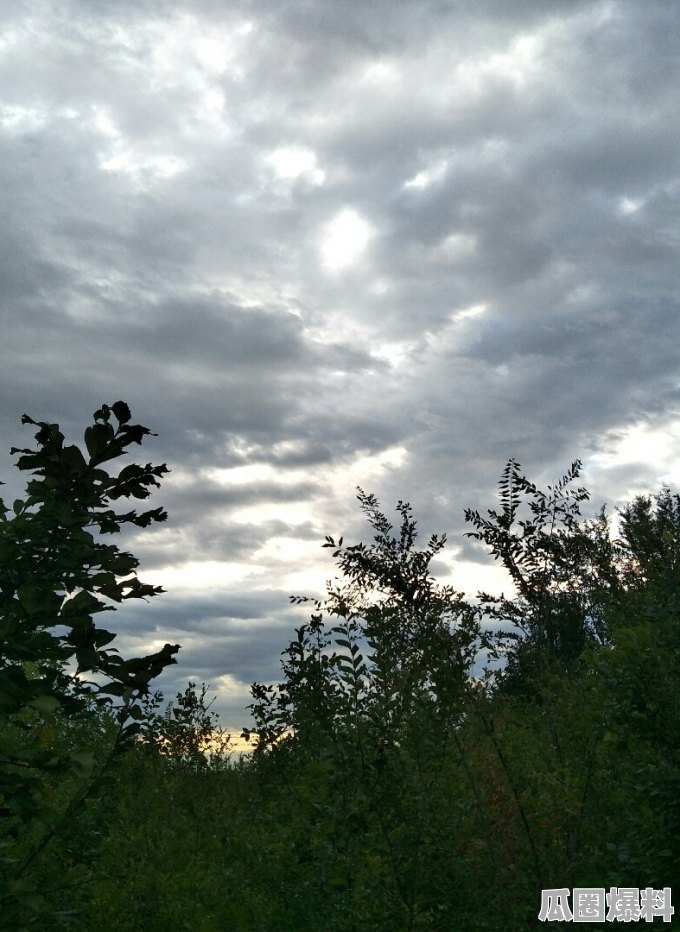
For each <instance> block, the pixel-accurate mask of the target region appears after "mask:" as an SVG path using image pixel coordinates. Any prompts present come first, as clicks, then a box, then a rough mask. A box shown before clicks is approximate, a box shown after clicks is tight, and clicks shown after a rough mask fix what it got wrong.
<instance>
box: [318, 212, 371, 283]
mask: <svg viewBox="0 0 680 932" xmlns="http://www.w3.org/2000/svg"><path fill="white" fill-rule="evenodd" d="M372 232H373V231H372V230H371V227H370V225H369V224H368V223H367V222H366V221H365V220H364V219H363V218H362V217H361V216H360V214H358V213H357V211H356V210H353V209H352V208H349V207H347V208H345V209H344V210H341V211H340V213H339V214H337V216H336V217H334V219H333V220H331V222H330V223H329V224H328V226H327V227H326V229H325V231H324V235H323V239H322V243H321V254H322V256H323V264H324V266H325V267H326V268H327V269H329V270H330V271H332V272H335V271H339V270H341V269H345V268H347V267H348V266H350V265H353V264H354V263H355V262H357V261H358V260H359V259H360V258H361V256H362V254H363V253H364V251H365V249H366V246H367V245H368V242H369V240H370V238H371V235H372Z"/></svg>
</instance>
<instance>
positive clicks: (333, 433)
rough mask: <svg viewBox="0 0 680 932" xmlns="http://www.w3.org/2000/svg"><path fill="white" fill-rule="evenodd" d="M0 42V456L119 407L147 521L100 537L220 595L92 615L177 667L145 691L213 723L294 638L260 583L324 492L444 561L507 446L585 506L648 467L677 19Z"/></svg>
mask: <svg viewBox="0 0 680 932" xmlns="http://www.w3.org/2000/svg"><path fill="white" fill-rule="evenodd" d="M0 17H1V19H2V26H3V28H2V36H3V38H2V40H1V41H0V86H1V87H2V99H1V100H0V197H2V203H3V218H2V221H0V295H2V311H1V313H2V324H3V340H2V362H3V365H2V368H1V369H0V391H1V392H2V397H3V402H4V404H3V406H2V410H1V411H0V423H1V425H2V428H3V437H5V438H6V443H7V447H9V446H10V445H12V444H14V445H21V446H23V445H26V443H27V442H28V437H27V431H26V430H25V429H22V428H21V427H20V426H19V424H18V420H19V417H20V415H21V413H22V412H24V411H26V412H28V413H30V414H31V415H33V416H34V417H36V418H41V419H42V418H44V419H48V420H53V421H58V422H59V423H60V424H61V425H62V427H63V428H64V429H65V430H66V431H67V432H68V433H69V434H71V435H73V434H74V433H77V432H79V431H82V429H83V427H84V425H85V422H86V419H87V417H88V415H89V413H90V412H91V411H93V410H94V409H95V408H96V407H98V406H99V405H100V404H101V402H102V401H109V402H111V401H113V400H115V399H117V398H119V397H122V398H124V399H125V400H126V401H127V402H128V403H129V404H130V405H131V407H132V410H133V415H134V416H135V418H136V419H139V420H140V421H141V422H142V423H144V424H147V425H148V426H149V427H151V428H152V429H153V430H154V431H156V432H157V433H158V435H159V436H158V437H157V438H150V440H149V443H148V445H147V450H146V452H145V453H144V452H143V453H142V456H144V458H145V459H153V460H154V461H157V462H160V461H163V460H166V461H167V462H168V464H169V465H170V466H171V467H172V468H173V470H174V471H173V473H172V474H171V475H170V476H169V477H168V479H167V482H166V483H165V487H164V489H163V490H162V491H161V492H160V493H159V494H158V496H157V498H158V501H159V503H161V502H163V503H164V504H165V505H166V506H167V508H168V510H169V512H170V520H169V522H168V524H167V525H166V526H164V527H163V528H159V529H157V530H155V531H154V532H153V533H148V534H141V535H133V536H132V537H131V538H130V546H131V548H132V549H134V551H135V552H136V553H138V554H139V555H140V557H141V558H142V560H143V565H144V566H146V567H147V568H148V571H149V572H151V573H156V572H162V571H163V569H164V567H165V568H166V569H167V567H172V568H173V572H176V573H179V572H180V569H181V567H182V566H183V565H185V564H186V562H187V561H191V563H192V564H196V565H199V564H201V565H205V566H212V565H213V564H216V565H219V564H224V566H225V567H226V569H225V572H227V570H228V572H229V573H230V574H231V575H227V576H226V577H225V579H227V580H228V581H227V582H225V583H224V585H221V584H220V585H219V587H218V589H219V592H217V593H216V594H214V595H211V594H210V593H206V592H205V591H203V589H202V588H201V586H202V585H203V584H200V585H199V584H198V583H197V584H196V585H195V586H194V587H193V588H187V587H186V579H185V577H182V582H181V585H179V583H178V585H177V587H176V589H177V591H173V586H172V582H171V578H170V577H171V574H169V578H168V582H167V583H166V588H168V589H169V592H168V594H167V595H166V596H165V597H164V598H163V599H158V600H155V601H154V602H153V603H151V604H150V605H148V606H141V607H140V608H137V607H135V609H134V611H132V610H131V609H130V608H129V607H126V609H125V613H123V612H120V613H119V616H120V617H119V618H118V617H117V616H116V624H119V625H120V631H121V638H122V643H123V645H127V646H129V647H130V649H133V648H134V649H137V648H141V649H143V646H144V644H148V643H150V642H153V643H156V642H157V641H158V640H161V641H162V640H163V639H165V637H166V635H165V634H164V631H165V630H166V629H167V632H168V633H167V638H168V639H171V640H172V639H177V640H179V641H181V642H185V648H184V651H183V655H182V663H181V664H180V665H179V666H178V667H176V668H173V670H172V671H171V672H169V673H168V674H167V676H166V680H165V683H166V684H167V685H165V686H164V688H165V690H166V691H167V692H172V691H173V689H174V688H175V686H178V685H179V684H180V683H183V682H185V681H186V677H187V676H189V675H193V676H201V677H204V678H206V679H211V680H215V681H217V680H219V678H220V677H221V676H222V675H223V674H224V675H228V680H225V681H224V682H228V683H230V684H231V685H230V686H229V687H228V695H227V694H226V693H224V694H223V695H221V698H220V700H219V702H220V708H221V709H222V710H223V713H224V716H226V717H227V718H228V719H229V721H230V722H233V723H234V724H236V725H240V724H241V723H242V721H243V715H242V712H241V711H239V710H240V709H242V707H243V689H245V687H244V686H243V684H245V683H247V682H248V681H249V680H250V679H251V678H262V679H265V680H270V679H273V678H275V677H276V675H277V669H278V660H277V658H278V654H279V652H280V650H281V649H282V648H283V647H284V646H285V644H286V643H287V640H288V637H289V635H290V633H291V631H292V628H293V626H294V624H296V623H298V624H299V623H300V622H301V621H302V620H304V612H301V610H299V609H298V610H294V609H292V608H290V607H289V606H288V603H287V599H286V595H287V593H288V591H289V584H290V585H291V586H295V585H296V584H297V580H302V581H303V583H304V587H305V588H308V587H309V585H310V584H311V579H312V578H313V577H314V573H315V572H316V571H317V570H318V573H317V575H318V580H319V583H318V587H319V588H322V586H323V581H324V579H325V578H326V577H327V576H329V575H331V574H332V567H330V566H329V564H328V563H326V562H324V557H325V554H326V552H324V551H321V550H320V549H319V550H318V552H317V551H316V550H315V549H314V546H315V541H317V540H319V541H322V540H323V535H324V534H326V533H337V534H339V533H343V531H344V532H346V534H347V535H350V536H352V535H355V536H356V537H358V536H361V535H363V536H365V534H366V529H365V528H364V527H363V526H362V521H361V516H360V515H359V514H358V513H357V510H356V508H355V503H354V499H353V496H354V486H355V485H356V484H361V485H363V486H364V487H366V488H367V489H368V490H375V491H376V492H378V493H379V495H380V496H381V498H382V500H383V502H384V504H385V506H386V507H389V505H390V503H391V502H392V501H394V500H396V499H397V498H406V499H411V500H412V501H413V504H414V507H415V510H416V514H417V515H419V516H420V517H421V520H422V525H423V534H424V535H425V533H426V532H429V531H432V530H437V531H442V530H446V531H449V532H450V540H451V544H452V547H451V548H450V549H451V552H452V553H454V552H455V559H458V560H462V561H471V562H476V561H478V560H479V559H480V558H481V554H480V553H479V551H478V550H475V549H474V548H472V547H471V546H470V545H469V543H468V544H466V543H464V542H462V541H461V539H460V533H461V532H462V531H463V530H464V527H463V522H462V511H463V508H464V507H465V506H468V505H469V506H472V507H488V506H490V505H491V504H492V501H493V495H494V488H495V482H496V478H497V475H498V473H499V472H500V470H501V468H502V466H503V464H504V462H505V460H506V459H507V458H508V457H509V456H515V457H517V458H518V459H519V460H520V461H521V462H522V463H523V464H524V465H525V466H526V468H527V470H528V471H529V472H530V473H531V474H532V476H534V477H535V478H536V479H537V480H539V481H541V480H543V479H547V480H548V481H549V480H550V479H552V478H555V477H556V476H557V475H559V474H561V471H562V470H563V468H564V467H566V465H568V463H569V462H570V461H571V460H572V459H573V458H574V457H577V456H580V457H582V458H583V459H584V460H585V461H586V463H587V464H588V462H589V457H591V458H592V465H590V466H588V467H587V477H588V480H589V482H590V483H591V484H592V486H593V492H594V499H597V501H598V502H599V501H600V500H602V499H605V498H608V499H609V500H610V501H612V502H617V501H621V500H622V498H624V497H625V496H627V495H629V493H630V492H631V491H633V490H642V489H644V488H645V486H647V487H650V485H651V487H653V485H654V484H655V483H657V481H658V480H659V479H661V478H664V477H667V475H668V473H669V472H670V473H672V471H673V465H672V464H673V460H674V458H676V457H675V453H676V452H677V443H678V438H677V437H676V435H675V432H674V430H675V424H676V423H677V412H678V407H679V405H678V403H679V400H680V399H679V397H678V391H679V388H678V372H677V354H676V352H675V347H676V346H677V345H678V342H679V339H680V314H678V287H677V267H678V261H677V260H678V255H677V254H678V238H677V229H678V219H679V218H678V200H679V195H680V175H679V174H678V168H677V165H678V159H677V154H678V149H679V148H680V147H679V145H678V143H679V138H678V133H679V130H678V127H679V126H680V113H679V109H680V104H679V103H678V96H677V93H676V91H675V88H676V87H677V81H678V70H679V65H678V59H677V53H676V50H677V48H678V39H679V38H680V37H679V35H678V33H679V31H680V16H679V15H678V11H677V9H676V6H675V4H671V3H667V2H662V0H648V2H646V3H645V4H634V3H628V2H625V0H618V2H616V0H603V2H597V3H592V2H573V0H570V2H565V0H551V2H545V0H541V2H539V0H526V2H517V3H513V4H508V3H504V2H501V0H482V2H476V3H458V4H455V5H454V4H450V3H443V2H438V0H414V2H410V3H404V4H394V3H392V2H387V0H384V2H382V0H381V2H378V3H372V4H357V3H355V2H348V0H345V2H338V0H313V2H310V3H307V4H304V5H301V4H299V3H297V2H293V0H290V2H279V0H275V2H274V0H265V2H262V3H259V4H250V3H246V2H245V0H243V2H237V3H230V4H224V3H220V2H214V0H212V2H210V0H197V2H193V3H191V4H181V3H180V4H176V3H165V2H161V0H145V2H142V3H135V4H131V3H127V2H126V0H125V2H120V3H117V4H115V5H111V4H104V3H99V2H91V0H88V2H84V0H72V2H71V3H70V4H68V5H67V6H66V7H59V6H58V5H54V4H51V3H48V2H44V3H42V2H39V3H32V2H31V3H28V2H26V3H15V4H13V5H12V6H11V8H10V7H7V9H5V10H3V11H2V13H1V14H0ZM348 211H349V214H348V213H347V212H348ZM343 212H345V213H344V214H343ZM352 212H354V213H352ZM343 216H344V217H345V218H347V217H348V216H349V217H350V218H354V221H353V222H354V224H355V225H354V227H351V224H350V227H349V233H346V237H345V239H344V240H342V237H341V236H340V234H338V232H337V229H338V228H337V225H336V226H335V227H334V226H333V224H334V222H336V224H337V220H338V217H341V218H342V217H343ZM361 222H363V223H365V224H366V226H365V227H361V225H360V224H361ZM357 223H358V224H359V226H357ZM333 231H335V233H334V232H333ZM333 236H335V237H336V240H335V241H333ZM362 236H364V237H365V243H363V246H362ZM338 237H339V238H338ZM333 248H335V249H336V250H338V249H340V250H342V249H344V250H346V251H347V255H348V256H349V258H347V257H345V259H344V260H342V257H341V258H340V259H337V256H336V257H335V260H333V253H332V249H333ZM352 248H355V253H354V255H353V256H352ZM329 250H330V251H329ZM329 256H330V258H329ZM331 260H333V261H331ZM343 261H344V264H343ZM334 262H335V264H334ZM633 429H640V430H642V431H646V433H644V437H645V438H646V439H645V441H644V442H645V444H646V451H645V450H639V451H637V450H635V449H634V447H631V442H630V441H626V437H627V436H628V434H629V432H630V431H631V430H633ZM664 438H665V439H664ZM626 443H628V446H626ZM617 451H618V453H617ZM645 452H646V455H645ZM615 454H616V455H615ZM5 463H6V464H7V465H6V466H5ZM225 471H226V472H225ZM0 472H1V473H2V478H3V479H4V480H6V481H8V486H7V489H3V492H7V495H6V497H8V498H10V499H11V496H12V495H13V494H16V492H17V491H18V490H19V485H18V480H19V478H20V477H18V476H13V475H10V473H11V472H12V470H11V466H10V465H9V459H7V460H3V464H2V468H1V469H0ZM310 548H311V549H310ZM454 562H455V560H454ZM442 565H445V564H442ZM230 567H231V569H229V568H230ZM234 567H236V569H234ZM239 567H240V569H238V568H239ZM305 571H307V575H300V574H304V573H305ZM206 572H207V571H206ZM239 572H240V574H241V576H240V577H238V573H239ZM178 579H179V577H178ZM210 579H213V577H212V576H211V577H210ZM156 603H158V604H156ZM189 670H190V671H191V673H189V672H188V671H189ZM229 678H231V679H229ZM235 683H238V684H241V685H240V686H236V685H234V684H235ZM223 688H225V689H226V688H227V687H224V684H223V683H221V685H220V689H223ZM239 690H241V692H239ZM239 703H240V705H239Z"/></svg>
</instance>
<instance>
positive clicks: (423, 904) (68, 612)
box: [0, 402, 680, 932]
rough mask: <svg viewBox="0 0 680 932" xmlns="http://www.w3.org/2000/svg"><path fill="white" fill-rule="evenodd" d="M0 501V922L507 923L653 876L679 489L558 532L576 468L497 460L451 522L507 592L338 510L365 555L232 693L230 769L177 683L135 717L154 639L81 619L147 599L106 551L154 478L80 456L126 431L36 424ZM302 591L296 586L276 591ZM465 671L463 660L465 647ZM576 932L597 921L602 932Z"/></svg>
mask: <svg viewBox="0 0 680 932" xmlns="http://www.w3.org/2000/svg"><path fill="white" fill-rule="evenodd" d="M24 422H25V423H29V424H32V425H33V426H34V427H37V428H38V430H37V433H36V435H35V439H36V448H35V449H26V450H18V451H13V452H15V453H19V454H20V456H19V460H18V462H17V465H18V467H19V469H22V470H26V471H27V472H28V473H30V474H31V479H30V481H29V483H28V486H27V491H26V498H25V499H24V500H23V501H17V502H15V503H14V507H13V509H11V510H8V509H7V508H5V507H4V506H3V507H2V508H0V512H1V514H0V519H1V520H0V600H1V601H0V716H1V718H0V869H1V875H0V926H2V928H6V929H12V930H16V932H20V930H23V929H40V930H44V929H49V930H52V929H55V930H56V929H61V928H73V929H87V930H104V929H105V930H112V932H113V930H130V932H133V930H134V932H136V930H145V932H154V930H157V932H169V930H171V932H175V930H182V929H187V930H205V932H212V930H215V932H222V930H256V932H259V930H263V932H267V930H276V932H283V930H310V932H324V930H329V932H330V930H357V932H360V930H395V932H396V930H425V932H436V930H442V932H444V930H446V932H448V930H462V932H465V930H485V929H488V930H499V932H501V930H503V932H512V930H525V929H531V928H536V927H540V928H544V927H545V926H543V925H542V924H540V923H538V922H537V914H538V910H539V907H540V891H541V889H542V888H549V887H551V888H552V887H567V888H569V889H571V888H572V887H576V886H595V887H605V888H607V889H608V888H609V887H610V886H617V887H623V886H633V887H640V888H644V887H647V886H651V887H654V888H662V887H664V886H668V885H669V884H670V885H672V884H673V882H674V881H678V880H679V879H680V840H679V839H680V666H679V662H678V660H679V657H680V650H679V647H680V643H679V642H680V638H679V632H680V624H679V618H678V615H679V612H680V606H679V602H678V594H679V592H680V498H679V497H678V496H677V495H675V494H672V493H671V491H670V490H668V489H662V490H661V492H660V493H659V494H658V495H656V496H655V497H653V498H651V497H639V498H637V499H636V500H635V501H634V502H632V503H631V504H630V505H629V506H628V507H627V508H625V509H623V511H622V512H621V514H620V524H619V528H620V529H619V538H618V539H617V540H612V537H611V535H610V529H609V521H608V518H607V515H606V514H605V512H604V510H603V511H601V512H600V513H599V514H598V515H597V516H596V517H595V518H594V519H591V520H584V519H583V518H582V516H581V514H580V511H579V505H580V504H581V503H582V502H584V501H585V500H586V499H587V493H586V491H585V490H584V489H582V488H579V487H576V486H575V483H576V481H577V479H578V476H579V463H578V462H577V463H574V464H573V466H572V467H571V468H570V470H569V471H568V472H567V474H566V475H565V476H564V478H563V479H562V480H560V481H559V482H558V483H557V484H556V485H554V486H552V487H549V488H548V489H547V491H541V490H540V489H538V488H536V487H535V486H534V485H533V484H532V483H531V482H529V481H528V479H526V477H525V476H524V475H523V473H522V471H521V468H520V466H519V464H518V463H516V462H515V461H513V460H511V461H510V462H509V463H508V464H507V466H506V468H505V470H504V472H503V474H502V477H501V480H500V489H499V491H500V504H499V506H498V507H497V509H496V510H490V511H488V512H487V513H486V514H481V513H478V512H476V511H468V512H467V513H466V518H467V520H468V522H469V525H470V528H471V530H470V532H469V533H470V536H471V537H472V538H474V539H475V540H477V541H478V542H480V544H483V545H485V546H486V548H488V550H489V551H490V552H491V553H492V554H493V556H494V558H495V559H497V560H499V561H500V562H501V563H502V564H503V566H504V567H505V568H506V569H507V571H508V573H509V575H510V577H511V579H512V582H513V584H514V587H513V589H514V594H513V595H512V596H511V597H507V598H506V597H500V598H499V597H494V596H491V595H486V594H484V593H481V594H480V596H479V599H478V600H475V601H474V602H468V601H466V600H465V599H464V598H463V596H462V595H461V594H459V593H456V592H454V591H453V590H451V589H450V588H449V587H446V586H440V585H438V584H437V583H436V581H435V580H434V578H433V576H432V574H431V572H430V564H431V562H432V560H433V559H434V558H435V557H436V556H437V554H438V553H439V552H440V551H441V549H442V547H443V546H444V543H445V538H443V537H437V536H433V537H432V538H430V540H429V541H428V542H427V544H426V545H425V546H424V547H422V549H419V548H418V546H417V535H416V522H415V520H414V518H413V515H412V512H411V509H410V507H409V505H408V504H405V503H402V502H400V503H399V504H398V506H397V512H398V515H399V523H398V527H396V528H393V527H392V526H391V524H390V522H389V521H388V519H387V518H386V516H385V515H384V514H383V513H382V512H381V510H380V507H379V504H378V502H377V501H376V499H375V498H374V497H373V496H371V495H367V494H364V493H363V492H361V493H360V495H359V503H360V506H361V508H362V510H363V511H364V513H365V515H366V518H367V520H368V523H369V525H370V527H371V537H372V539H371V542H370V543H369V544H358V545H350V546H348V545H347V544H345V543H344V542H343V540H342V538H340V539H339V540H337V541H336V540H335V539H333V538H331V537H328V538H327V539H326V543H325V545H324V546H326V547H327V548H328V549H329V550H330V551H331V553H332V557H333V559H334V561H335V564H336V566H337V570H338V577H337V579H336V580H335V581H334V582H332V583H330V584H329V585H328V589H327V592H326V595H325V597H324V598H323V599H322V600H319V601H316V602H311V603H310V605H309V609H310V614H309V621H308V622H307V623H306V624H303V625H302V626H301V627H300V629H299V630H298V631H297V632H296V635H295V638H294V639H293V641H292V642H291V644H290V645H289V647H288V648H287V649H286V650H285V651H284V654H283V661H282V667H283V674H282V681H281V683H280V684H278V685H260V684H256V685H254V686H253V703H252V707H251V708H252V711H253V713H254V721H255V726H254V727H253V728H252V729H251V730H250V731H249V732H248V734H249V737H250V739H251V743H252V745H253V748H254V751H253V753H252V755H251V756H249V757H246V758H242V759H238V758H237V757H233V758H230V756H229V753H228V744H229V739H228V736H226V735H225V734H224V733H223V732H221V731H220V729H219V728H218V727H217V723H216V717H215V716H214V715H213V713H212V712H211V711H210V705H209V703H208V702H207V701H206V700H207V693H206V689H205V687H203V688H198V687H196V686H195V685H191V686H190V687H189V688H188V689H187V690H186V692H185V693H184V694H180V695H178V696H177V697H176V698H175V700H174V702H172V703H171V704H170V705H169V706H168V707H167V708H164V706H163V703H162V697H161V696H160V695H159V694H158V693H152V692H151V686H150V684H151V682H152V680H153V679H154V677H155V676H157V675H158V673H159V672H160V671H161V670H162V669H163V668H164V667H165V666H166V665H167V664H170V663H174V662H175V658H174V654H175V653H176V651H177V649H178V648H177V646H176V645H175V646H173V645H166V646H165V647H164V648H163V650H161V651H159V652H158V653H156V654H153V655H150V656H147V657H138V658H129V659H123V658H122V657H121V656H120V654H119V653H118V652H117V651H116V649H115V648H114V647H112V646H111V645H112V643H113V642H114V640H115V635H114V634H113V633H110V632H109V631H107V630H105V629H104V628H103V627H101V625H100V619H101V618H102V616H103V613H104V612H106V611H109V610H111V609H113V608H115V605H116V603H121V602H123V601H125V600H127V599H132V598H148V597H152V596H156V595H157V594H158V592H159V590H158V589H154V588H152V587H150V586H147V585H144V584H143V583H141V582H140V581H139V580H138V578H137V576H136V575H135V570H136V567H137V561H136V559H135V558H134V557H133V556H132V555H131V554H129V553H125V552H122V551H121V550H119V549H118V548H117V547H116V546H115V545H113V544H111V543H108V541H109V540H111V539H112V537H113V535H115V533H116V532H118V531H119V530H120V529H121V528H124V527H125V526H134V527H141V528H144V527H147V526H150V525H151V524H152V523H153V522H157V521H163V520H165V518H166V515H165V513H164V512H163V511H162V510H161V509H160V508H156V509H153V510H149V511H144V512H141V513H138V512H137V511H135V510H130V511H124V510H116V506H117V505H119V504H120V503H121V502H125V501H126V500H129V499H138V500H143V499H145V498H146V497H147V496H148V495H149V493H150V491H151V490H152V489H153V488H154V487H155V486H157V485H158V484H159V480H160V479H161V478H162V476H163V474H164V473H165V472H166V471H167V470H166V467H165V466H158V467H155V466H152V465H150V464H147V465H144V466H139V465H134V464H132V463H130V464H128V465H126V466H124V467H123V468H122V470H121V471H120V472H118V473H117V474H113V475H111V474H109V472H108V471H107V469H106V468H104V464H108V463H110V461H112V460H115V459H117V458H118V457H120V456H121V455H122V454H124V453H126V452H127V450H128V448H129V447H130V445H131V444H140V443H141V442H142V441H143V439H144V438H145V437H146V436H147V435H148V434H149V431H148V430H147V429H146V428H144V427H141V426H139V425H133V424H131V423H130V412H129V410H128V408H127V406H126V405H125V404H124V403H123V402H117V403H116V404H114V405H111V407H108V406H103V407H102V408H101V409H100V410H99V411H98V412H96V413H95V415H94V423H93V424H92V425H91V426H90V427H88V429H87V431H86V432H85V447H84V450H81V449H80V448H79V447H77V446H70V445H66V444H65V442H64V437H63V436H62V434H61V433H60V432H59V429H58V427H57V426H56V425H52V424H47V423H38V422H35V421H32V420H31V419H30V418H28V417H26V416H25V417H24ZM295 601H296V602H298V603H302V602H305V601H307V600H305V599H295ZM485 658H488V660H487V661H485V662H487V667H488V669H487V670H486V671H485V672H482V661H484V660H485ZM603 927H604V928H609V924H608V923H607V924H606V926H603Z"/></svg>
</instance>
